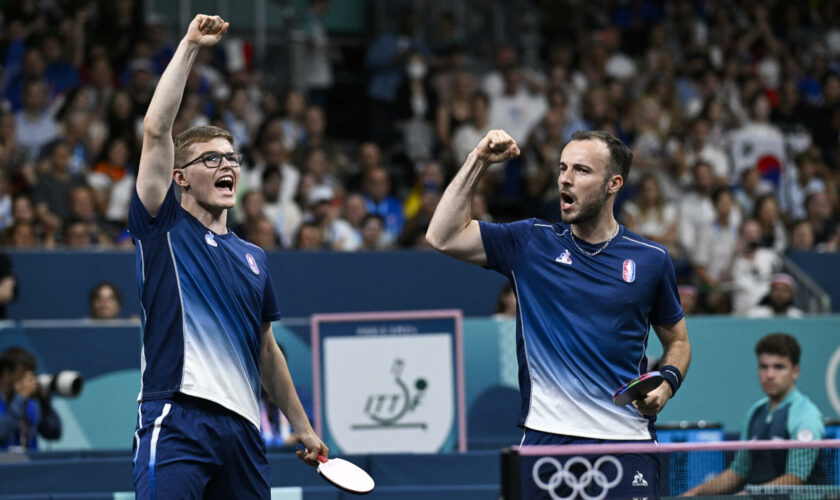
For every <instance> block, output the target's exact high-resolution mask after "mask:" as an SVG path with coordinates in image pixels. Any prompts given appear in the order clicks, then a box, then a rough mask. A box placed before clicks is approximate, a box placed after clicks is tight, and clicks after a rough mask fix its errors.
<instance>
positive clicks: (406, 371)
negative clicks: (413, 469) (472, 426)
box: [323, 333, 455, 453]
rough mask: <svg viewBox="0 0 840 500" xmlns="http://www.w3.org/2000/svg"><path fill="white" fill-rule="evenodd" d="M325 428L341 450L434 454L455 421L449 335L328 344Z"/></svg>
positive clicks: (343, 340)
mask: <svg viewBox="0 0 840 500" xmlns="http://www.w3.org/2000/svg"><path fill="white" fill-rule="evenodd" d="M323 345H324V363H323V366H324V396H325V405H324V406H325V410H326V423H327V426H328V427H329V430H330V434H331V435H332V437H333V439H335V441H336V443H337V444H338V445H339V447H340V448H341V451H342V452H343V453H397V452H415V453H435V452H437V451H439V450H440V449H441V447H442V446H443V445H444V442H445V441H446V439H447V437H448V436H449V435H450V433H451V431H452V426H453V422H455V419H454V415H455V394H454V389H453V387H454V376H455V374H454V373H453V366H452V360H453V354H452V335H451V334H443V333H442V334H437V333H434V334H423V335H388V336H370V337H357V336H352V337H343V336H338V337H328V338H325V339H324V344H323Z"/></svg>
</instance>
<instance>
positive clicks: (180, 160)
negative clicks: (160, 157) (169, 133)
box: [174, 125, 235, 168]
mask: <svg viewBox="0 0 840 500" xmlns="http://www.w3.org/2000/svg"><path fill="white" fill-rule="evenodd" d="M216 137H221V138H223V139H226V140H227V141H228V142H229V143H230V145H231V146H235V143H234V142H233V136H232V135H231V134H230V132H228V131H227V130H225V129H223V128H219V127H213V126H212V125H201V126H198V127H193V128H189V129H187V130H185V131H183V132H181V133H180V134H178V136H177V137H175V165H174V167H175V168H181V167H182V166H183V165H184V164H185V163H187V162H188V161H190V160H192V158H187V149H189V147H190V145H191V144H195V143H197V142H207V141H210V140H212V139H215V138H216Z"/></svg>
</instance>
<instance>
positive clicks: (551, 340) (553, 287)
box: [480, 219, 683, 440]
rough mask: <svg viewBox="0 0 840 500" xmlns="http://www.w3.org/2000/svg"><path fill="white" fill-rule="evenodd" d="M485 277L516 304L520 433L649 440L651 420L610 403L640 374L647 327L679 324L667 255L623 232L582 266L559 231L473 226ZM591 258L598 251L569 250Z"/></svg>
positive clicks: (523, 225) (530, 225)
mask: <svg viewBox="0 0 840 500" xmlns="http://www.w3.org/2000/svg"><path fill="white" fill-rule="evenodd" d="M480 227H481V238H482V242H483V243H484V251H485V253H486V255H487V267H488V268H490V269H494V270H496V271H498V272H500V273H502V274H504V275H505V276H507V277H508V278H509V279H510V282H511V285H512V286H513V289H514V291H515V293H516V298H517V304H518V305H517V308H518V311H517V318H516V345H517V358H518V360H519V386H520V392H521V394H522V406H521V411H520V415H519V425H521V426H524V427H527V428H529V429H534V430H538V431H542V432H549V433H553V434H563V435H569V436H579V437H586V438H595V439H612V440H637V439H650V438H651V437H652V436H651V431H650V427H652V423H653V419H652V418H647V417H645V416H643V415H642V414H641V413H640V412H639V411H638V410H637V409H636V408H635V407H633V406H632V405H627V406H623V407H618V406H616V405H615V404H614V403H613V401H612V395H613V393H614V392H615V390H616V389H618V388H619V387H620V386H621V385H622V384H624V383H625V382H627V381H628V380H630V379H632V378H634V377H637V376H639V375H640V374H641V373H644V372H645V371H646V369H647V366H646V365H647V359H646V356H645V349H646V347H647V340H648V332H649V330H650V325H651V324H663V325H670V324H673V323H676V322H678V321H679V320H680V319H682V317H683V312H682V308H681V307H680V303H679V295H678V294H677V285H676V280H675V278H674V269H673V265H672V264H671V260H670V258H669V256H668V253H667V252H666V251H665V249H664V248H663V247H662V246H661V245H658V244H656V243H652V242H650V241H648V240H646V239H644V238H642V237H641V236H639V235H637V234H635V233H633V232H631V231H628V230H627V229H626V228H625V227H624V226H621V227H620V229H619V232H618V234H617V235H616V236H615V238H614V239H613V241H612V242H611V243H610V244H609V246H608V247H607V248H606V250H604V251H603V252H601V253H599V254H598V255H595V256H589V255H586V254H584V253H583V252H581V251H579V250H578V248H577V247H576V246H575V243H574V242H573V241H572V239H571V238H572V237H571V232H570V231H569V226H568V225H567V224H562V223H559V224H550V223H548V222H545V221H542V220H539V219H528V220H524V221H519V222H513V223H509V224H490V223H485V222H481V223H480ZM577 242H578V244H579V245H580V246H581V248H583V249H585V250H587V251H588V252H590V253H591V252H594V251H596V250H597V249H598V248H600V246H601V245H594V246H593V245H588V244H586V243H585V242H582V241H580V240H577Z"/></svg>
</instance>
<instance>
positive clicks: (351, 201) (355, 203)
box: [344, 193, 368, 239]
mask: <svg viewBox="0 0 840 500" xmlns="http://www.w3.org/2000/svg"><path fill="white" fill-rule="evenodd" d="M367 214H368V211H367V204H366V203H365V197H364V196H362V195H361V194H359V193H350V194H348V195H347V197H345V198H344V218H345V219H347V222H349V223H350V225H351V226H353V229H355V230H356V232H357V233H358V234H359V239H361V237H362V223H363V222H364V220H365V217H366V216H367Z"/></svg>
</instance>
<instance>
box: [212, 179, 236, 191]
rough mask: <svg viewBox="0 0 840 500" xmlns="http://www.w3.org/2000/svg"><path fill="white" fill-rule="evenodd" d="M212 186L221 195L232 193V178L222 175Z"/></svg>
mask: <svg viewBox="0 0 840 500" xmlns="http://www.w3.org/2000/svg"><path fill="white" fill-rule="evenodd" d="M214 186H216V189H218V190H219V191H221V192H223V193H233V176H232V175H223V176H222V177H219V178H218V179H216V182H215V184H214Z"/></svg>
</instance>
